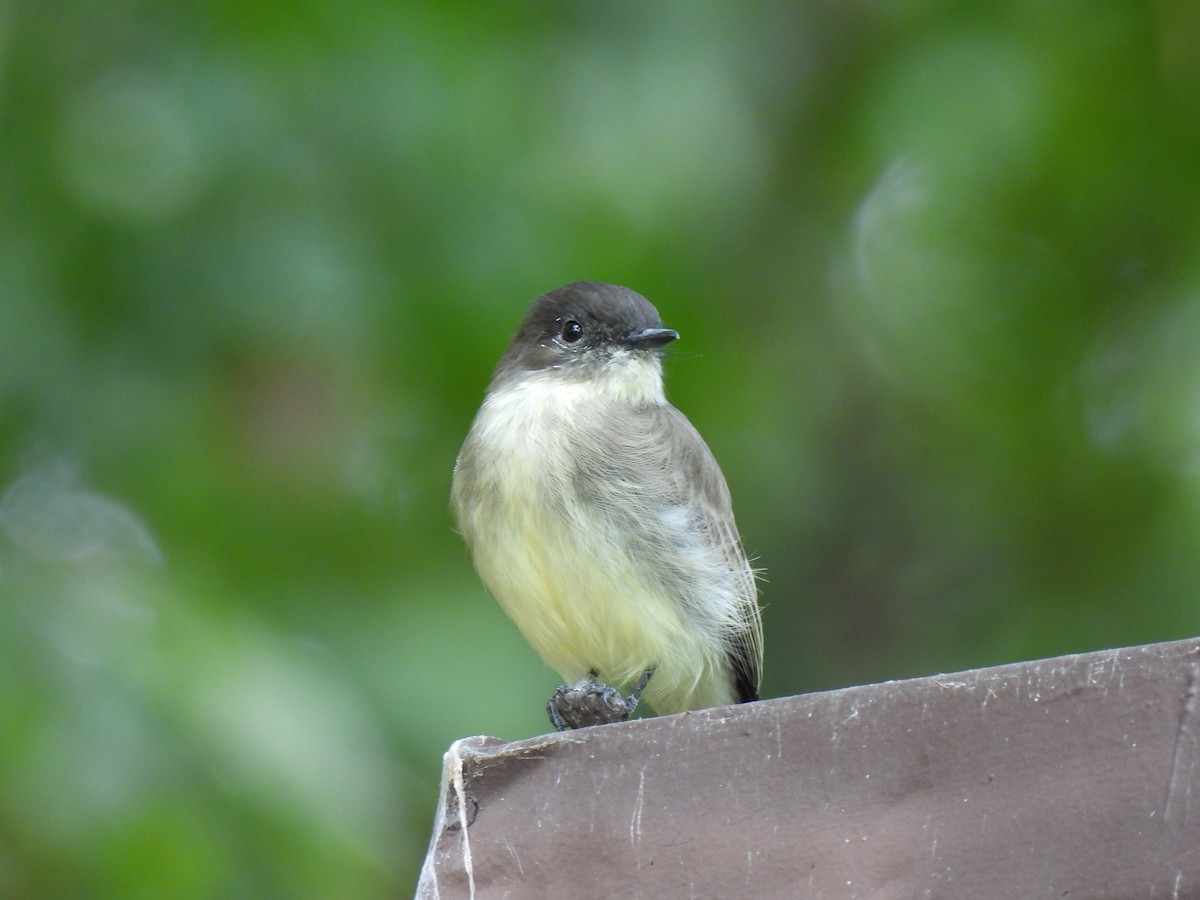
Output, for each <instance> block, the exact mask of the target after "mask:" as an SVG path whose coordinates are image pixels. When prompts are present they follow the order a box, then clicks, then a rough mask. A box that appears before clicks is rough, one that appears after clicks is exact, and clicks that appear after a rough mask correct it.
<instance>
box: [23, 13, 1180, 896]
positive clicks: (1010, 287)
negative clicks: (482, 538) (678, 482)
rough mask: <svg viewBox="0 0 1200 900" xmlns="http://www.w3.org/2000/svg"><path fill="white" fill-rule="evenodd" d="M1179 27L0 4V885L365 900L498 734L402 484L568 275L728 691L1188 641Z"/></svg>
mask: <svg viewBox="0 0 1200 900" xmlns="http://www.w3.org/2000/svg"><path fill="white" fill-rule="evenodd" d="M1198 9H1200V7H1197V6H1196V5H1195V4H1194V3H1191V2H1187V0H1179V2H1161V3H1155V4H1147V3H1126V2H1110V0H1087V2H1054V3H1046V2H1044V0H1026V2H1011V3H1006V4H1000V5H993V4H984V3H943V2H910V3H888V2H883V3H836V2H825V3H808V4H797V3H782V2H781V3H752V4H731V3H717V2H703V3H701V2H696V3H690V4H675V5H673V6H670V7H666V6H660V5H656V4H635V3H610V2H593V3H562V4H551V3H541V4H529V5H505V6H503V7H500V6H497V7H484V8H468V7H466V6H462V7H459V6H457V5H452V4H451V5H447V4H442V3H432V2H426V3H408V4H395V3H387V2H349V3H345V2H338V3H334V2H329V0H310V2H304V3H298V4H287V3H273V2H264V0H245V2H238V3H220V2H218V3H208V4H192V5H187V4H154V3H138V2H132V0H112V2H104V3H98V2H96V3H93V2H74V3H58V2H32V0H18V2H16V3H11V2H10V3H9V4H7V5H4V6H0V437H2V439H3V448H2V449H3V453H2V454H0V614H2V620H0V736H2V737H0V895H2V896H4V897H18V898H20V897H39V898H41V897H59V896H61V897H75V896H88V897H105V896H112V897H117V896H120V897H138V896H145V897H163V896H172V897H215V896H223V897H228V896H239V897H251V896H253V897H273V896H279V897H383V896H403V895H405V894H408V893H410V892H411V890H412V887H413V884H414V881H415V878H416V873H417V869H418V866H419V862H420V859H421V857H422V856H423V853H424V849H425V845H426V842H427V840H428V836H429V829H430V824H431V817H432V813H433V809H434V806H435V803H436V799H437V795H438V788H439V777H440V765H441V754H442V752H443V751H444V749H445V748H446V747H447V745H449V743H450V742H451V741H452V740H454V739H455V738H457V737H462V736H466V735H472V734H481V733H483V734H493V735H498V736H501V737H504V738H509V739H516V738H523V737H527V736H530V735H534V734H538V733H541V732H543V731H544V730H546V727H547V726H546V722H545V719H544V714H543V711H542V704H543V703H544V701H545V699H546V697H547V696H548V695H549V693H550V691H551V690H552V688H553V686H554V684H555V683H556V682H557V680H558V679H557V677H556V676H555V675H554V674H553V673H551V672H549V671H548V670H547V669H546V668H545V667H544V666H543V665H542V664H541V662H540V661H539V660H538V659H537V658H536V657H535V656H534V654H533V652H532V651H531V650H530V649H529V648H528V647H527V646H526V645H525V644H524V643H523V641H522V640H521V638H520V637H519V635H518V634H517V633H516V631H515V629H514V628H513V627H512V626H511V625H510V624H509V623H508V622H507V620H506V619H505V618H504V617H503V615H502V614H501V613H500V612H499V610H498V609H497V608H496V606H495V605H494V604H493V603H492V601H491V600H490V599H489V598H488V597H487V596H486V594H485V593H484V591H483V589H482V588H481V586H480V584H479V583H478V581H477V579H476V578H475V576H474V573H473V572H472V570H471V566H470V561H469V559H468V556H467V553H466V551H465V549H464V548H463V546H462V545H461V542H460V540H459V539H458V537H457V536H456V534H455V533H454V531H453V523H452V521H451V517H450V514H449V511H448V491H449V482H450V473H451V467H452V464H453V461H454V456H455V454H456V452H457V449H458V445H459V443H460V442H461V440H462V438H463V436H464V435H465V433H466V430H467V427H468V425H469V423H470V419H471V416H472V415H473V413H474V411H475V409H476V407H477V406H478V403H479V401H480V399H481V397H482V393H483V389H484V387H485V385H486V382H487V378H488V376H489V373H490V371H491V368H492V366H493V365H494V363H495V362H496V360H497V359H498V358H499V356H500V354H501V352H502V351H503V349H504V346H505V344H506V342H507V339H508V336H509V334H510V333H511V332H512V331H513V330H514V329H515V327H516V325H517V323H518V321H519V320H520V318H521V316H522V314H523V312H524V309H525V306H526V304H527V303H528V302H529V300H530V299H531V298H532V297H533V296H535V295H536V294H538V293H540V292H542V291H544V290H547V289H549V288H552V287H555V286H557V285H560V284H563V283H566V282H569V281H574V280H577V279H582V278H589V279H598V280H606V281H615V282H618V283H622V284H626V285H629V286H631V287H634V288H635V289H637V290H639V291H641V292H642V293H644V294H645V295H646V296H648V297H649V298H650V299H651V300H652V301H653V302H654V303H656V304H657V306H658V308H659V310H660V311H661V313H662V315H663V317H664V319H665V320H666V322H667V323H668V324H669V325H671V326H673V327H675V328H678V329H679V330H680V332H681V333H682V335H683V339H682V340H681V341H680V342H679V343H678V344H675V345H672V352H671V354H670V358H669V359H668V362H667V371H668V389H669V392H670V394H671V397H672V399H673V400H674V401H675V403H676V404H677V405H678V406H680V407H681V408H682V409H683V410H684V411H685V412H686V413H687V414H688V415H689V416H690V417H691V418H692V420H693V421H694V422H695V423H696V425H697V426H698V427H699V429H700V430H701V432H702V433H703V434H704V435H705V436H706V438H707V439H708V441H709V443H710V444H711V446H712V448H713V450H714V452H715V453H716V455H717V458H718V459H719V460H720V461H721V464H722V466H723V468H724V470H725V473H726V476H727V478H728V480H729V483H730V486H731V488H732V491H733V495H734V501H735V506H736V509H737V512H738V517H739V523H740V525H741V529H742V532H743V535H744V538H745V542H746V544H747V547H748V548H749V549H750V551H751V552H752V553H754V554H755V555H756V556H757V557H758V564H759V565H761V566H762V567H764V568H765V569H766V572H767V581H766V583H765V584H764V586H763V596H764V602H765V604H766V612H765V622H766V635H767V662H766V682H765V684H764V694H765V695H766V696H779V695H786V694H794V693H798V692H803V691H812V690H822V689H828V688H835V687H839V686H844V685H849V684H858V683H864V682H869V681H874V680H880V679H888V678H903V677H909V676H915V675H920V674H929V673H935V672H941V671H950V670H956V669H961V668H969V667H976V666H984V665H990V664H995V663H1002V662H1008V661H1013V660H1019V659H1024V658H1031V657H1041V656H1050V655H1057V654H1064V653H1070V652H1074V651H1082V650H1089V649H1097V648H1104V647H1115V646H1121V645H1128V644H1137V643H1143V642H1150V641H1158V640H1166V639H1173V638H1180V637H1184V636H1188V635H1192V634H1196V633H1197V632H1200V590H1198V588H1200V553H1198V552H1197V549H1198V547H1200V12H1197V10H1198Z"/></svg>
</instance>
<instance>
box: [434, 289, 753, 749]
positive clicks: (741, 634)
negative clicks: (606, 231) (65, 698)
mask: <svg viewBox="0 0 1200 900" xmlns="http://www.w3.org/2000/svg"><path fill="white" fill-rule="evenodd" d="M678 337H679V335H678V333H676V332H675V331H672V330H670V329H668V328H664V327H663V323H662V320H661V319H660V318H659V315H658V311H657V310H656V309H655V308H654V307H653V306H652V305H651V304H650V302H649V301H648V300H646V298H645V297H643V296H641V295H640V294H637V293H635V292H634V291H631V290H629V289H628V288H624V287H618V286H616V285H612V284H600V283H595V282H579V283H577V284H571V285H567V286H566V287H562V288H559V289H557V290H554V291H550V292H549V293H547V294H543V295H542V296H540V297H538V298H537V299H536V300H535V301H534V302H533V305H532V306H531V307H530V309H529V312H528V314H527V315H526V316H525V320H524V321H523V322H522V323H521V327H520V330H519V331H517V333H516V335H515V336H514V337H513V339H512V342H511V343H510V344H509V346H508V352H507V353H505V354H504V357H503V358H502V359H501V360H500V363H499V365H497V366H496V371H495V374H494V375H493V376H492V381H491V384H490V385H489V387H488V391H487V396H486V397H485V399H484V401H483V406H482V407H481V408H480V410H479V413H478V415H477V416H476V417H475V421H474V423H473V424H472V425H471V431H470V433H469V434H468V435H467V439H466V441H465V442H464V443H463V447H462V450H461V451H460V452H459V455H458V462H457V463H456V464H455V467H454V487H453V491H452V501H453V505H454V510H455V513H456V515H457V518H458V524H459V528H460V529H461V531H462V534H463V537H464V538H465V539H466V542H467V545H468V547H469V548H470V550H471V554H472V556H473V557H474V560H475V568H476V569H477V570H478V571H479V575H480V577H481V578H482V579H483V582H484V584H485V585H487V588H488V590H490V591H491V593H492V595H493V596H494V597H495V598H496V599H497V600H498V601H499V603H500V605H501V606H502V607H503V608H504V611H505V612H506V613H508V615H509V617H510V618H511V619H512V620H513V622H515V623H516V625H517V627H518V628H519V629H520V630H521V633H522V634H524V635H525V637H526V639H527V640H528V641H529V643H530V644H532V645H533V647H534V649H535V650H537V652H538V653H539V654H541V657H542V659H544V660H545V661H546V663H547V664H549V665H550V667H551V668H553V669H555V670H556V671H557V672H558V673H559V674H560V675H561V676H562V677H563V678H564V679H567V680H568V681H570V680H571V679H577V678H578V679H580V681H579V683H578V684H577V685H575V687H574V688H567V687H566V686H563V687H560V688H559V689H558V691H557V693H556V694H555V697H554V699H552V700H551V701H550V704H549V712H550V717H551V720H552V721H553V722H554V724H555V725H556V726H557V727H558V728H559V729H560V730H561V729H562V728H563V727H564V725H570V726H571V727H579V726H581V725H588V724H596V723H600V722H608V721H619V720H621V719H624V718H627V717H628V714H629V712H631V711H632V709H633V706H635V705H636V703H637V700H638V697H639V696H640V694H641V689H642V688H645V696H646V700H647V701H648V702H649V703H650V705H651V706H653V707H654V710H655V711H656V712H657V713H659V714H668V713H675V712H682V711H683V710H688V709H700V708H703V707H708V706H723V705H726V704H730V703H734V702H739V703H740V702H746V701H749V700H756V699H758V686H759V673H760V669H761V666H762V622H761V619H760V617H759V608H758V592H757V589H756V586H755V581H754V572H753V570H752V569H751V568H750V564H749V562H748V561H747V559H746V554H745V551H744V550H743V549H742V544H741V539H740V538H739V537H738V530H737V525H736V524H735V523H734V520H733V510H732V508H731V506H730V501H729V488H728V487H727V486H726V484H725V478H724V476H723V475H722V474H721V469H720V468H719V467H718V466H717V462H716V460H715V459H713V455H712V453H711V451H710V450H709V449H708V446H707V445H706V444H705V443H704V440H703V439H702V438H701V437H700V434H699V433H698V432H697V431H696V429H695V428H693V427H692V424H691V423H690V422H689V421H688V420H687V418H685V417H684V415H683V413H681V412H679V410H677V409H676V408H675V407H674V406H672V405H671V404H670V403H668V402H667V398H666V396H665V394H664V393H663V382H662V363H661V360H660V355H661V353H660V351H661V349H662V347H663V346H665V345H666V344H668V343H670V342H671V341H673V340H675V339H676V338H678ZM581 676H582V677H581ZM597 677H602V678H604V679H606V680H608V681H611V682H612V683H613V684H614V685H618V686H627V685H630V684H633V683H634V682H637V688H636V689H635V691H634V693H633V694H632V696H631V697H630V698H629V699H628V700H625V699H624V698H623V697H622V695H620V694H619V693H618V692H617V690H616V689H615V688H612V687H609V686H608V685H605V684H597V683H596V681H595V679H596V678H597Z"/></svg>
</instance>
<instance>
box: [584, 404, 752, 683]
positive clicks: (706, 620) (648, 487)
mask: <svg viewBox="0 0 1200 900" xmlns="http://www.w3.org/2000/svg"><path fill="white" fill-rule="evenodd" d="M587 418H588V422H587V423H577V424H581V425H584V426H585V427H587V428H589V429H594V430H595V434H596V437H595V438H594V439H592V440H588V441H585V442H583V444H582V446H583V447H585V448H587V449H586V450H584V451H583V452H582V453H581V455H580V458H579V459H578V460H577V464H576V467H575V471H576V473H578V475H577V478H576V483H575V485H574V487H575V490H576V491H577V492H578V493H579V494H580V496H581V497H582V498H583V499H584V500H585V501H586V502H587V503H590V504H599V505H600V506H602V507H603V509H604V512H605V519H606V520H607V521H615V522H620V523H621V526H622V528H621V532H620V536H619V540H621V542H622V543H623V545H624V546H625V548H626V551H627V552H629V553H630V554H631V555H632V556H634V557H635V558H636V559H640V560H642V561H644V562H645V563H646V565H645V566H644V567H643V568H644V569H645V570H646V571H647V572H649V573H651V576H650V577H653V578H655V580H656V581H657V583H658V585H659V586H660V587H661V588H662V589H663V590H664V591H665V592H666V593H668V594H670V595H672V596H673V597H674V598H675V600H676V601H677V602H678V603H679V605H680V607H681V608H682V609H683V610H684V612H685V614H686V615H688V617H689V619H690V620H691V621H692V622H693V623H694V625H695V626H696V627H698V628H700V629H702V630H705V631H707V632H709V633H710V634H711V636H712V638H713V639H714V640H716V641H719V642H720V643H721V644H723V645H724V647H725V650H726V653H727V655H728V659H729V664H730V668H731V671H732V674H733V677H734V682H735V685H734V686H735V691H736V694H737V697H738V699H739V700H743V701H744V700H754V699H757V697H758V686H759V681H760V675H761V670H762V619H761V616H760V613H759V606H758V589H757V586H756V584H755V577H754V570H753V569H752V568H751V567H750V562H749V560H748V559H747V558H746V552H745V550H744V549H743V547H742V542H741V538H740V537H739V535H738V531H737V526H736V524H735V523H734V518H733V508H732V505H731V503H730V499H729V488H728V487H727V485H726V484H725V477H724V476H723V475H722V474H721V470H720V468H719V467H718V465H717V463H716V460H715V459H714V458H713V455H712V452H711V451H710V450H709V449H708V445H707V444H705V443H704V439H703V438H701V437H700V433H699V432H698V431H696V429H695V428H694V427H693V426H692V424H691V422H689V421H688V420H687V417H686V416H684V415H683V413H681V412H679V410H677V409H675V408H674V407H673V406H671V405H670V404H655V405H651V406H645V407H637V408H635V409H632V410H631V409H629V408H628V407H622V408H619V409H614V408H613V407H612V406H609V405H605V406H602V407H598V408H596V409H595V410H589V411H588V415H587Z"/></svg>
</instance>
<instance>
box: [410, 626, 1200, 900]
mask: <svg viewBox="0 0 1200 900" xmlns="http://www.w3.org/2000/svg"><path fill="white" fill-rule="evenodd" d="M1198 692H1200V640H1188V641H1181V642H1177V643H1170V644H1156V645H1151V646H1146V647H1135V648H1130V649H1124V650H1113V651H1108V652H1102V653H1090V654H1084V655H1080V656H1068V657H1063V658H1060V659H1051V660H1044V661H1040V662H1032V663H1022V664H1018V665H1010V666H1002V667H998V668H994V669H981V670H978V671H973V672H965V673H962V674H958V675H943V676H939V677H936V678H921V679H916V680H913V681H903V682H890V683H887V684H879V685H870V686H866V687H856V688H849V689H846V690H840V691H833V692H830V693H824V694H811V695H807V696H801V697H789V698H784V699H780V700H769V701H763V702H761V703H755V704H751V705H748V706H740V707H731V708H724V709H714V710H704V711H702V712H696V713H685V714H683V715H678V716H670V717H665V718H658V719H645V720H640V721H635V722H629V723H625V724H620V725H607V726H601V727H597V728H591V729H587V730H584V731H577V732H568V733H566V734H556V735H548V736H546V737H540V738H535V739H532V740H526V741H520V742H517V743H512V744H505V743H502V742H500V741H498V740H496V739H494V738H467V739H465V740H462V741H458V742H456V743H455V744H454V745H453V747H451V749H450V751H449V752H448V753H447V754H446V784H447V791H446V798H445V799H446V802H445V804H444V805H443V808H442V809H441V810H440V811H439V814H438V817H437V822H436V824H435V829H434V836H433V842H432V845H431V847H430V854H429V857H428V859H427V860H426V865H425V871H424V873H423V875H422V880H421V886H420V889H419V896H420V897H422V898H446V900H450V898H460V897H472V896H473V897H479V898H493V897H496V898H499V897H512V898H518V897H519V898H529V897H563V898H567V897H569V898H574V900H585V898H592V897H610V898H611V897H655V898H669V897H739V898H742V897H745V898H751V897H753V898H758V897H788V898H795V897H814V898H820V897H828V898H834V897H836V898H853V897H871V898H893V897H895V898H904V900H912V898H955V900H961V898H975V897H979V898H989V900H995V898H1020V900H1028V898H1042V897H1045V898H1061V897H1068V898H1081V897H1093V898H1100V897H1103V898H1109V900H1112V898H1150V897H1161V898H1195V897H1200V709H1198V706H1200V699H1198Z"/></svg>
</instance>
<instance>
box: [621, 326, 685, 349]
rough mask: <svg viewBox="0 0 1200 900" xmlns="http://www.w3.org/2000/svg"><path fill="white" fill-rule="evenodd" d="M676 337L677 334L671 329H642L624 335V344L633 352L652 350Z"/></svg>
mask: <svg viewBox="0 0 1200 900" xmlns="http://www.w3.org/2000/svg"><path fill="white" fill-rule="evenodd" d="M678 337H679V332H678V331H675V330H674V329H671V328H643V329H641V330H640V331H631V332H629V334H627V335H625V343H626V344H628V345H629V346H630V347H632V348H633V349H634V350H654V349H657V348H658V347H662V346H665V345H666V344H669V343H671V341H673V340H675V339H676V338H678Z"/></svg>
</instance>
